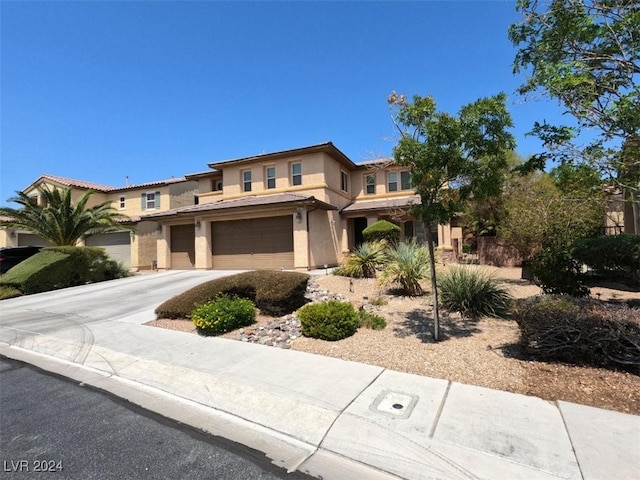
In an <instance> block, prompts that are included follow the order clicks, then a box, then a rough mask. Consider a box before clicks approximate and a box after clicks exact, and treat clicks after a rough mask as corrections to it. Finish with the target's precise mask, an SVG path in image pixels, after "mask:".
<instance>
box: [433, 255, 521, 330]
mask: <svg viewBox="0 0 640 480" xmlns="http://www.w3.org/2000/svg"><path fill="white" fill-rule="evenodd" d="M438 288H439V290H440V304H441V305H442V306H443V307H444V308H445V309H447V310H449V311H450V312H459V313H461V314H462V315H466V316H468V317H471V318H473V319H479V318H481V317H497V318H505V317H507V316H508V315H509V312H510V310H511V305H512V301H513V299H512V297H511V295H509V293H508V292H507V291H506V290H505V289H503V288H500V287H499V286H498V282H497V280H496V279H495V278H494V277H492V276H491V275H489V274H487V273H486V272H484V271H482V270H477V269H474V268H469V267H451V268H450V269H449V271H448V272H446V273H444V274H442V275H440V277H439V279H438Z"/></svg>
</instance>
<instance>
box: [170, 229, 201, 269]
mask: <svg viewBox="0 0 640 480" xmlns="http://www.w3.org/2000/svg"><path fill="white" fill-rule="evenodd" d="M195 241H196V232H195V230H194V226H193V224H192V223H190V224H189V225H173V226H172V227H171V268H172V269H173V270H192V269H193V268H194V267H195V264H196V247H195Z"/></svg>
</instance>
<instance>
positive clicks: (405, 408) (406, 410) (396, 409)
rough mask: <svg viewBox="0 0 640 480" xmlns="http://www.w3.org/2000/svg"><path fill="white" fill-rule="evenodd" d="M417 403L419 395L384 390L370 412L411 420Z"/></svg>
mask: <svg viewBox="0 0 640 480" xmlns="http://www.w3.org/2000/svg"><path fill="white" fill-rule="evenodd" d="M417 401H418V396H417V395H411V394H409V393H402V392H394V391H392V390H383V391H382V392H381V393H380V395H378V396H377V397H376V399H375V400H374V401H373V403H372V404H371V405H370V406H369V410H371V411H372V412H376V413H382V414H383V415H388V416H391V417H394V418H409V415H411V412H412V411H413V407H415V405H416V402H417Z"/></svg>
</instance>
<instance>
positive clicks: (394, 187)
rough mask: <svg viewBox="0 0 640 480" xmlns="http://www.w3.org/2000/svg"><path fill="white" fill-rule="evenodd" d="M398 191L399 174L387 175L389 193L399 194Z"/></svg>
mask: <svg viewBox="0 0 640 480" xmlns="http://www.w3.org/2000/svg"><path fill="white" fill-rule="evenodd" d="M397 191H398V173H397V172H389V173H387V192H397Z"/></svg>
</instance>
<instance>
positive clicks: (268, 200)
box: [142, 193, 337, 220]
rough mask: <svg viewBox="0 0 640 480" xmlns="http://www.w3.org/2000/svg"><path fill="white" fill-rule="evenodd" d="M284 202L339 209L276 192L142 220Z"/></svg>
mask: <svg viewBox="0 0 640 480" xmlns="http://www.w3.org/2000/svg"><path fill="white" fill-rule="evenodd" d="M283 203H311V204H314V205H317V206H318V207H320V208H323V209H325V210H337V207H335V206H333V205H330V204H328V203H325V202H322V201H320V200H317V199H316V198H315V197H314V196H313V195H300V194H297V193H276V194H272V195H251V196H246V197H241V198H234V199H232V200H219V201H217V202H211V203H201V204H199V205H190V206H187V207H180V208H174V209H173V210H167V211H164V212H157V213H151V214H148V215H143V216H142V220H145V219H151V218H160V217H170V216H175V215H182V214H196V213H201V212H213V211H216V210H226V209H228V208H242V207H260V206H270V205H280V204H283Z"/></svg>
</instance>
